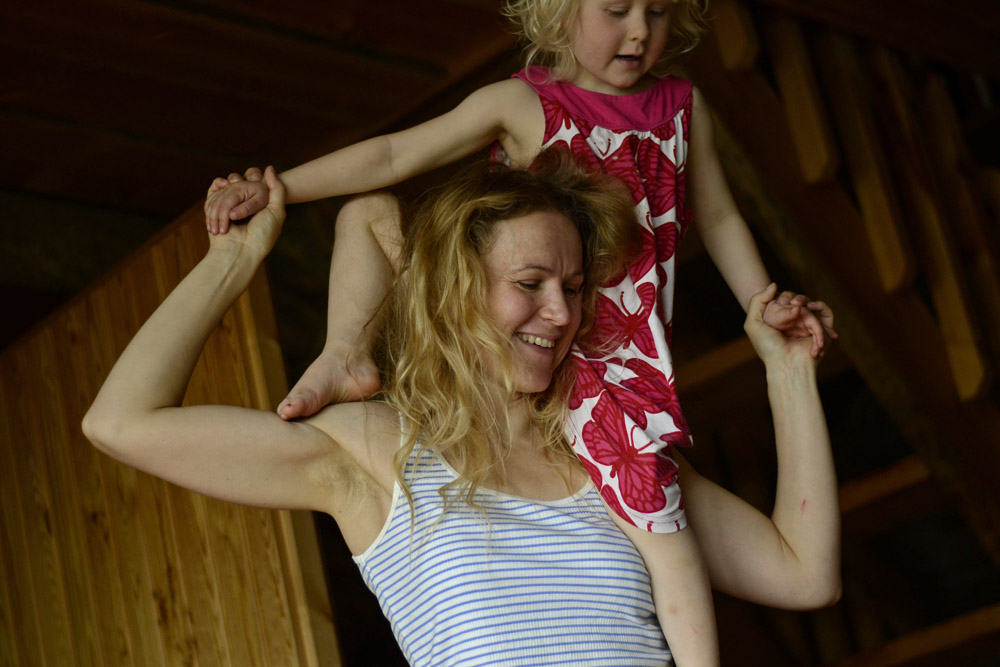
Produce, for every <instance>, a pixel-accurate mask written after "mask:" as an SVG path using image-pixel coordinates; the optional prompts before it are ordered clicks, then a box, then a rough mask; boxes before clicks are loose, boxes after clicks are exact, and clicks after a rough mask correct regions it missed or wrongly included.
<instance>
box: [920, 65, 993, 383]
mask: <svg viewBox="0 0 1000 667" xmlns="http://www.w3.org/2000/svg"><path fill="white" fill-rule="evenodd" d="M914 98H915V100H916V104H915V107H916V108H917V109H920V110H921V112H922V119H923V128H924V132H923V136H924V137H925V140H926V145H927V148H928V152H929V153H930V155H931V158H932V159H931V163H932V165H933V169H934V173H935V175H936V176H937V179H938V181H939V183H940V185H941V190H942V191H943V192H947V193H948V209H949V211H950V212H951V215H950V216H949V220H948V221H949V225H948V228H949V231H950V232H951V234H952V235H953V237H954V239H955V245H956V246H957V253H958V255H959V257H960V261H961V263H962V265H963V266H964V267H965V271H966V272H967V275H968V288H969V294H970V295H971V300H972V302H973V303H975V307H976V311H977V312H978V313H979V314H980V316H981V317H980V322H981V323H982V326H981V334H982V338H983V339H984V341H985V343H986V346H987V348H988V349H990V350H991V352H992V354H993V361H994V364H1000V248H998V245H997V244H998V242H1000V237H998V236H997V224H996V220H997V218H996V216H994V218H993V220H990V217H989V214H988V212H987V206H988V205H987V203H986V201H985V200H986V197H987V196H988V195H987V194H986V193H984V192H983V190H982V188H981V184H980V182H979V180H978V179H977V174H976V166H975V161H974V160H973V158H972V155H971V151H970V150H969V147H968V145H967V143H966V137H965V133H964V132H963V130H962V126H961V124H960V123H959V120H958V114H957V113H956V111H955V105H954V103H953V102H952V99H951V96H950V95H949V94H948V90H947V88H946V86H945V82H944V80H943V79H942V78H941V76H940V75H937V74H934V75H930V76H927V77H925V78H924V80H923V81H922V85H921V86H920V90H919V91H918V93H917V94H916V95H915V96H914Z"/></svg>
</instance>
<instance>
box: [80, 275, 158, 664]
mask: <svg viewBox="0 0 1000 667" xmlns="http://www.w3.org/2000/svg"><path fill="white" fill-rule="evenodd" d="M129 280H131V276H129V275H127V273H126V272H124V271H120V272H115V273H114V274H111V275H110V276H108V278H107V279H106V280H104V281H103V282H102V285H101V290H100V292H98V293H96V295H97V296H98V298H96V299H95V315H96V317H95V321H94V326H95V327H96V329H97V330H96V331H95V335H96V336H98V337H99V339H100V340H102V342H104V341H106V344H107V345H108V346H109V348H110V349H109V351H108V352H109V354H108V356H109V357H111V358H117V357H118V355H119V354H121V351H122V350H124V349H125V346H126V345H127V344H128V342H129V340H130V339H131V337H132V334H133V333H134V332H135V331H136V329H137V328H138V322H139V321H141V320H142V319H144V318H145V317H147V316H148V315H149V313H148V312H146V313H141V312H136V311H137V306H136V304H135V303H134V296H133V294H132V292H131V289H130V286H129V284H128V282H129ZM100 459H101V466H102V472H101V475H102V478H103V480H104V489H105V494H106V497H107V506H108V517H109V525H110V526H111V538H110V539H111V542H112V544H113V545H114V559H115V564H116V566H117V568H118V577H119V580H120V581H121V586H122V595H123V597H124V603H125V608H126V609H127V614H126V621H127V623H128V632H129V642H130V645H131V646H132V651H133V655H134V659H135V661H136V662H137V663H139V664H142V665H151V666H152V665H164V666H166V665H167V662H166V655H165V650H164V646H163V642H162V638H161V634H160V628H159V626H158V624H157V621H156V619H157V613H158V611H157V609H156V606H155V603H154V600H153V596H152V595H151V594H150V592H151V591H152V589H153V581H152V577H151V575H150V572H149V567H148V564H147V559H146V552H145V547H146V543H145V540H144V538H143V527H142V525H141V524H140V519H141V516H140V514H139V512H138V504H139V498H138V491H137V486H138V485H139V484H144V483H149V481H148V480H149V476H148V475H141V474H140V473H139V472H137V471H136V470H135V469H134V468H130V467H129V466H126V465H123V464H121V463H118V462H116V461H114V460H112V459H111V458H109V457H107V456H103V455H102V456H101V457H100ZM140 475H141V476H140Z"/></svg>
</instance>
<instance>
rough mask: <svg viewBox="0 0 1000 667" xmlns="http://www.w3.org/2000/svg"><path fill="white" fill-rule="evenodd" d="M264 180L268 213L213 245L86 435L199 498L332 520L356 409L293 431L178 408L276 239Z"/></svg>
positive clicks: (253, 414) (101, 400) (263, 419)
mask: <svg viewBox="0 0 1000 667" xmlns="http://www.w3.org/2000/svg"><path fill="white" fill-rule="evenodd" d="M264 180H265V182H266V183H267V186H268V190H269V201H268V204H267V207H266V208H265V209H264V210H262V211H260V212H259V213H258V214H257V215H256V216H254V218H253V219H252V220H251V221H250V222H249V223H248V224H246V225H239V226H234V227H233V229H231V230H230V233H229V234H227V235H225V236H215V237H212V239H211V245H210V247H209V251H208V253H207V254H206V256H205V257H204V258H203V259H202V261H201V262H199V263H198V265H197V266H195V268H194V269H193V270H192V271H191V272H190V273H189V274H188V275H187V276H186V277H185V278H184V280H183V281H181V283H180V284H179V285H178V286H177V288H176V289H174V291H173V292H172V293H171V294H170V295H169V296H168V297H167V299H166V300H164V302H163V303H162V304H161V305H160V307H159V308H157V310H156V311H155V312H154V313H153V314H152V316H150V318H149V320H148V321H147V322H146V323H145V324H144V325H143V326H142V328H141V329H140V330H139V332H138V333H137V334H136V335H135V337H134V338H133V339H132V341H131V343H129V345H128V347H127V348H126V349H125V351H124V352H123V353H122V355H121V357H120V358H119V359H118V361H117V363H116V364H115V366H114V368H112V370H111V373H110V374H109V375H108V378H107V380H106V381H105V383H104V385H103V387H102V388H101V390H100V392H99V393H98V395H97V398H96V399H95V401H94V404H93V405H92V406H91V408H90V410H89V411H88V412H87V415H86V416H85V417H84V421H83V430H84V433H85V434H86V435H87V437H88V438H89V439H90V440H91V441H92V442H93V443H94V444H95V445H96V446H97V447H98V448H99V449H101V450H102V451H104V452H105V453H107V454H109V455H111V456H113V457H115V458H117V459H119V460H121V461H123V462H124V463H127V464H129V465H131V466H134V467H136V468H139V469H141V470H145V471H147V472H149V473H151V474H153V475H156V476H158V477H162V478H163V479H166V480H168V481H170V482H173V483H176V484H178V485H180V486H183V487H186V488H188V489H191V490H194V491H198V492H200V493H204V494H206V495H210V496H213V497H216V498H221V499H224V500H229V501H233V502H239V503H243V504H250V505H256V506H260V507H280V508H289V509H296V508H308V509H316V510H321V511H327V512H332V511H333V510H336V509H337V507H336V503H337V502H338V499H342V496H344V494H346V493H347V491H346V490H344V489H341V488H339V487H338V485H337V483H338V482H343V480H345V479H348V480H350V479H351V478H352V476H356V475H358V474H359V468H358V464H357V463H356V457H355V456H354V455H352V454H351V453H350V446H355V443H349V445H350V446H348V447H346V448H345V446H343V444H342V443H340V442H337V439H338V438H340V437H341V436H343V437H344V438H346V439H352V438H356V437H360V436H359V434H360V433H361V431H358V430H357V428H354V427H352V426H350V421H351V420H350V418H351V414H349V413H352V409H351V408H348V407H346V406H345V408H343V409H341V410H340V413H343V415H342V417H343V418H342V419H339V418H338V417H336V416H334V415H331V414H327V415H325V416H324V417H323V419H322V420H319V421H315V422H311V423H310V422H300V423H288V422H285V421H282V420H281V419H280V418H278V417H277V415H275V414H274V413H272V412H267V411H260V410H252V409H247V408H236V407H229V406H211V405H209V406H190V407H179V406H180V403H181V400H182V398H183V396H184V391H185V389H186V387H187V384H188V381H189V379H190V377H191V373H192V371H193V369H194V366H195V363H196V362H197V359H198V356H199V354H200V352H201V350H202V347H203V346H204V344H205V341H206V340H207V339H208V337H209V335H210V334H211V332H212V330H213V329H214V328H215V326H216V325H217V324H218V323H219V321H220V320H221V319H222V317H223V315H224V314H225V312H226V311H227V310H228V309H229V307H230V306H231V305H232V304H233V303H234V302H235V300H236V299H237V298H238V297H239V295H240V294H242V293H243V291H244V290H245V289H246V288H247V286H248V285H249V283H250V280H251V278H252V277H253V275H254V273H255V272H256V271H257V269H258V267H259V266H260V264H261V262H262V261H263V260H264V257H266V256H267V254H268V252H270V250H271V248H272V246H273V245H274V242H275V240H276V239H277V237H278V234H279V233H280V231H281V225H282V222H283V221H284V188H283V187H282V184H281V182H280V181H279V180H278V178H277V176H276V175H275V173H274V170H273V169H272V168H270V167H269V168H268V170H267V172H266V173H265V176H264ZM358 409H359V408H354V409H353V411H354V412H357V411H358ZM338 419H339V421H338ZM341 422H343V424H344V427H343V428H340V427H339V426H338V424H340V423H341ZM338 429H339V430H338ZM341 486H343V484H341Z"/></svg>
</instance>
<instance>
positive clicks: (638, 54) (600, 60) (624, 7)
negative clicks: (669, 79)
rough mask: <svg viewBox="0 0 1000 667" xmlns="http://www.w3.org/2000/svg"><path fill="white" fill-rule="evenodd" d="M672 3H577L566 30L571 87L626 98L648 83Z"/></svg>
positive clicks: (602, 0) (663, 41)
mask: <svg viewBox="0 0 1000 667" xmlns="http://www.w3.org/2000/svg"><path fill="white" fill-rule="evenodd" d="M673 3H674V0H580V8H579V9H578V10H577V14H576V20H575V21H574V22H573V26H572V28H571V29H570V46H571V48H572V49H573V55H574V56H575V57H576V61H577V68H576V73H575V74H574V76H573V79H572V83H574V84H575V85H577V86H579V87H581V88H584V89H586V90H591V91H594V92H598V93H606V94H609V95H628V94H631V93H636V92H639V91H642V90H645V89H646V88H648V87H649V86H650V85H652V83H653V79H652V77H651V76H649V72H650V70H652V69H653V66H654V65H656V63H657V61H659V59H660V56H661V55H662V54H663V49H664V48H666V46H667V33H668V31H669V29H670V9H671V7H672V5H673Z"/></svg>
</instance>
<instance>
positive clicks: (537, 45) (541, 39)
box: [501, 0, 708, 81]
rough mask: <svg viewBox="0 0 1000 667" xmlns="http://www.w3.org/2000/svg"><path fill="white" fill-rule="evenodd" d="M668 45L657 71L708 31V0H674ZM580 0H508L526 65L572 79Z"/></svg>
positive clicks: (506, 13)
mask: <svg viewBox="0 0 1000 667" xmlns="http://www.w3.org/2000/svg"><path fill="white" fill-rule="evenodd" d="M672 4H673V6H672V7H671V9H670V32H669V35H668V37H667V48H666V49H664V51H663V55H662V56H661V57H660V61H659V63H658V64H657V67H656V68H655V69H654V73H655V74H658V75H661V74H665V73H666V71H667V70H668V69H669V63H670V61H671V60H673V59H674V58H676V57H677V56H679V55H681V54H683V53H687V52H688V51H690V50H692V49H693V48H694V47H695V46H697V45H698V40H700V39H701V35H702V33H703V32H704V31H705V24H706V21H705V14H706V12H707V10H708V0H673V3H672ZM579 8H580V0H507V1H506V2H505V4H504V6H503V9H502V10H501V11H502V12H503V14H504V16H506V17H508V18H509V19H510V20H511V21H512V22H513V23H514V27H515V30H516V32H517V34H518V35H519V36H520V37H521V40H522V41H523V42H524V45H525V46H524V60H525V62H524V64H525V66H526V67H530V66H533V65H544V66H547V67H548V68H549V72H550V74H551V76H552V78H553V79H555V80H556V81H569V80H570V79H572V78H573V75H574V74H575V73H576V67H577V63H576V57H575V56H574V55H573V50H572V48H570V32H571V30H572V29H573V23H574V21H576V14H577V11H578V10H579Z"/></svg>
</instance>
